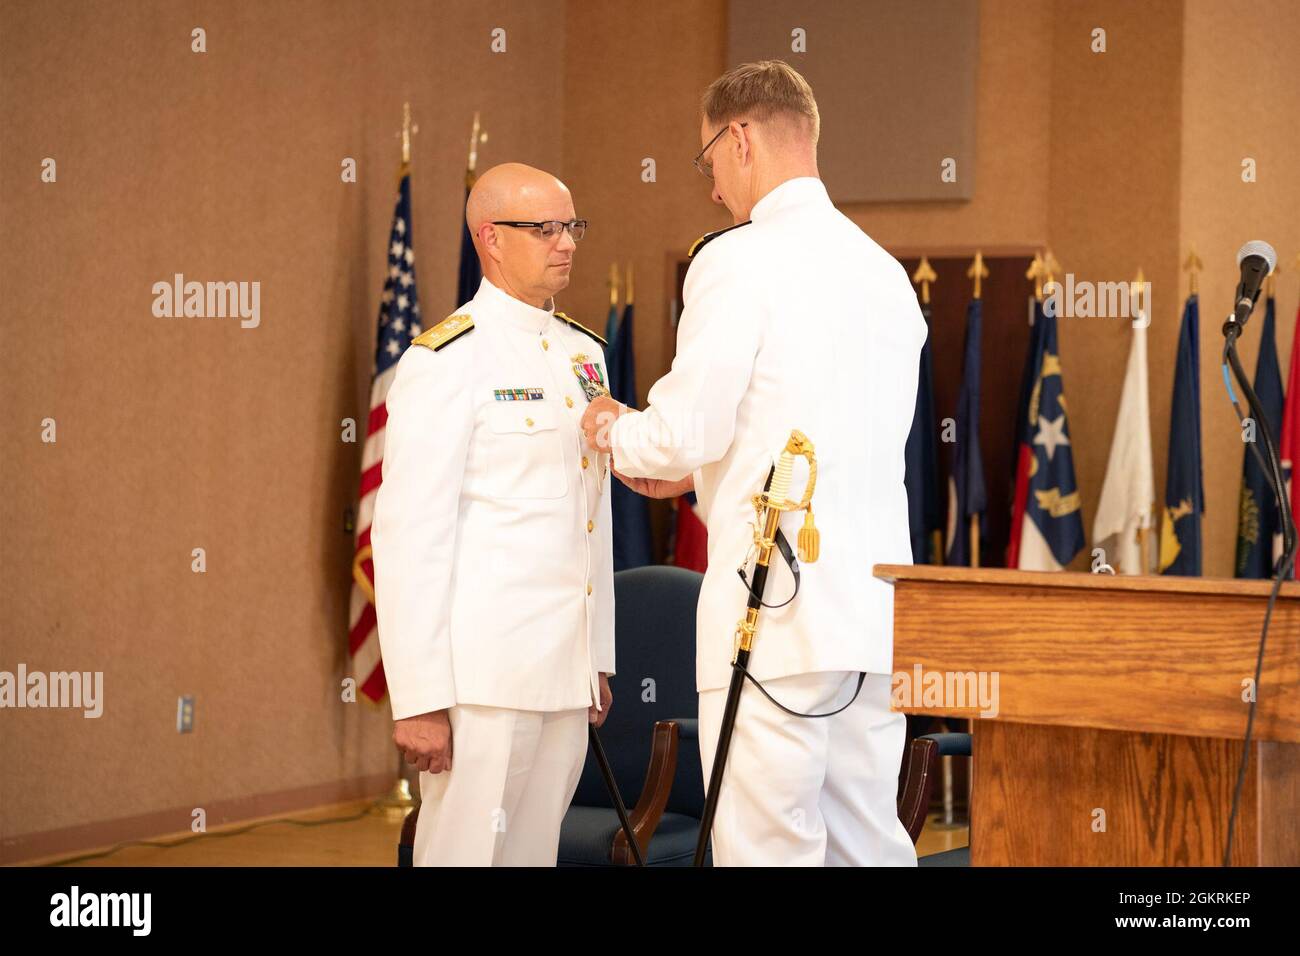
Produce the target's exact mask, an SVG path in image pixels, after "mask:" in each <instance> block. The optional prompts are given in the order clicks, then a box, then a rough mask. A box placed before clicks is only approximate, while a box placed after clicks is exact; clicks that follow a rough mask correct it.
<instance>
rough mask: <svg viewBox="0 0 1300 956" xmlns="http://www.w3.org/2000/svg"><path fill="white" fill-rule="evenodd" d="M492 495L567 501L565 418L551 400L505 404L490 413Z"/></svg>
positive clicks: (488, 422)
mask: <svg viewBox="0 0 1300 956" xmlns="http://www.w3.org/2000/svg"><path fill="white" fill-rule="evenodd" d="M487 430H488V434H487V435H486V438H487V440H488V455H487V462H488V475H487V481H486V485H487V489H488V494H490V495H491V496H492V497H494V498H563V497H564V495H565V493H566V492H567V491H568V490H569V481H568V476H567V475H566V474H565V470H564V446H563V445H562V444H561V442H562V438H561V429H560V421H559V416H558V415H557V414H556V410H555V409H554V408H553V407H552V406H551V405H550V403H549V402H502V403H500V404H495V405H492V406H490V407H489V408H488V409H487Z"/></svg>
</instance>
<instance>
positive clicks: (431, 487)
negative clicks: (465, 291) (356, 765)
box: [371, 279, 614, 719]
mask: <svg viewBox="0 0 1300 956" xmlns="http://www.w3.org/2000/svg"><path fill="white" fill-rule="evenodd" d="M562 315H563V313H553V312H551V311H549V310H544V309H536V308H533V307H532V306H529V305H527V304H525V303H523V302H520V301H519V300H517V299H515V298H513V297H511V296H509V295H507V294H506V293H504V292H502V291H501V290H500V289H498V288H496V287H495V286H494V285H492V283H491V282H489V281H488V280H487V279H484V280H483V283H482V285H480V286H479V290H478V293H477V294H476V295H475V296H474V298H473V299H472V300H471V301H470V302H469V303H467V304H466V305H465V306H463V307H462V308H460V309H459V310H457V313H456V315H455V316H452V317H451V318H449V319H446V320H444V321H443V322H442V323H440V324H439V325H437V326H435V327H434V328H432V329H429V330H428V331H427V332H425V333H423V335H421V336H419V337H418V338H417V339H416V340H415V341H414V343H413V344H412V345H411V346H410V347H409V348H408V349H407V350H406V352H405V354H404V355H403V356H402V358H401V361H399V362H398V365H397V373H396V377H395V378H394V380H393V385H392V388H391V389H390V390H389V392H388V400H387V407H388V423H387V425H386V437H385V440H384V462H383V484H382V485H381V486H380V488H379V492H378V495H377V497H376V500H375V513H374V519H373V522H372V525H371V545H372V547H373V558H374V568H375V610H376V614H377V618H378V628H379V643H380V650H381V653H382V655H383V662H384V673H385V675H386V677H387V679H388V692H389V697H390V700H391V703H392V708H393V717H394V719H401V718H403V717H409V716H412V715H414V714H422V713H425V712H427V711H431V710H440V709H442V708H445V707H450V706H452V705H454V704H480V705H487V706H494V707H508V708H515V709H520V710H534V711H558V710H569V709H573V708H580V707H583V708H585V707H588V706H590V705H591V704H592V703H593V702H594V701H596V700H598V699H599V693H598V692H597V687H598V684H597V680H598V678H597V675H598V674H599V673H600V672H604V673H613V671H614V583H613V563H612V562H613V558H612V553H611V540H612V539H611V529H610V503H609V499H610V496H609V482H610V481H611V480H613V477H612V476H611V475H609V474H608V455H597V454H596V453H595V452H593V451H592V450H591V449H590V448H589V447H588V446H587V445H586V442H585V441H584V439H583V437H582V433H581V431H580V429H579V427H578V424H579V422H580V420H581V418H582V413H583V411H584V410H585V409H586V406H587V398H586V395H585V394H584V391H583V388H582V384H581V382H580V381H579V379H578V377H577V376H576V374H575V372H574V370H573V365H574V364H575V362H577V363H578V364H579V365H583V364H586V365H590V366H593V367H594V369H595V370H596V372H597V374H598V375H599V376H601V377H603V378H605V380H606V381H607V375H606V374H605V371H604V367H605V366H604V355H603V353H602V351H601V342H600V341H599V340H597V339H596V338H594V337H593V335H592V334H591V333H588V332H586V331H584V330H581V327H580V326H574V325H570V324H568V321H567V320H566V319H564V318H562V317H561V316H562ZM465 317H468V319H469V320H472V327H470V322H469V321H467V320H466V318H465ZM461 329H463V331H458V330H461ZM426 346H427V347H426Z"/></svg>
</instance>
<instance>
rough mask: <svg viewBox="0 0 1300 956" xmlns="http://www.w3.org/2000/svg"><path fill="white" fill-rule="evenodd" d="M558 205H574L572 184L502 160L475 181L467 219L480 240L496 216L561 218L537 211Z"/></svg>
mask: <svg viewBox="0 0 1300 956" xmlns="http://www.w3.org/2000/svg"><path fill="white" fill-rule="evenodd" d="M556 204H559V205H561V206H563V205H566V204H567V205H568V206H570V207H571V206H572V205H573V198H572V197H571V196H570V195H569V187H568V186H566V185H564V183H562V182H560V181H559V180H558V179H556V178H555V177H554V176H552V175H551V174H550V173H547V172H543V171H542V170H540V169H536V168H535V167H533V166H525V165H524V164H523V163H502V164H501V165H500V166H493V167H492V168H491V169H489V170H488V171H487V172H485V173H484V174H483V175H482V176H480V177H479V178H478V181H477V182H476V183H474V188H473V189H471V190H470V192H469V201H468V202H467V203H465V222H466V223H467V224H468V225H469V231H470V234H471V235H473V236H474V238H475V241H476V242H477V240H478V235H479V229H480V227H482V226H483V225H484V224H486V223H490V222H492V221H493V220H494V219H516V220H519V219H525V220H532V221H541V220H543V219H559V218H561V217H560V216H558V215H557V216H543V215H539V214H537V211H538V210H539V209H542V208H547V209H549V208H551V207H553V206H555V205H556ZM570 217H571V216H570Z"/></svg>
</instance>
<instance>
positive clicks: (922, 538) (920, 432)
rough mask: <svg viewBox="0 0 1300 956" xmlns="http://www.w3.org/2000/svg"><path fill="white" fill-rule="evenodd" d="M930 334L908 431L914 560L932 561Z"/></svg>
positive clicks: (935, 460)
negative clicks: (910, 428) (910, 427)
mask: <svg viewBox="0 0 1300 956" xmlns="http://www.w3.org/2000/svg"><path fill="white" fill-rule="evenodd" d="M921 312H922V314H923V315H924V316H925V324H926V325H927V326H929V324H930V306H929V305H923V306H921ZM930 339H931V336H930V335H926V337H925V344H924V345H923V346H921V369H920V374H919V375H918V376H917V385H916V409H915V411H914V412H913V413H912V430H911V431H910V432H908V433H907V445H906V450H905V463H906V467H905V469H904V473H903V482H904V484H905V485H906V486H907V514H908V524H909V525H910V526H911V530H912V562H913V563H914V564H930V563H931V562H933V561H936V560H938V557H939V555H938V554H936V553H934V550H935V549H934V536H935V534H936V532H938V531H939V530H940V521H941V515H940V514H939V455H938V452H937V446H936V442H935V434H934V428H935V417H934V372H933V370H932V367H931V361H930Z"/></svg>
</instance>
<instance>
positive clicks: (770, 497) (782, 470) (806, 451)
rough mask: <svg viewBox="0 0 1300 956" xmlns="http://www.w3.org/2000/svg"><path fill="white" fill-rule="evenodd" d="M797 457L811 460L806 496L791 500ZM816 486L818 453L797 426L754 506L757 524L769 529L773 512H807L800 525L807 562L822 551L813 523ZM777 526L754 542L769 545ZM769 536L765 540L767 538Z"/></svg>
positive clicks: (802, 556) (802, 557)
mask: <svg viewBox="0 0 1300 956" xmlns="http://www.w3.org/2000/svg"><path fill="white" fill-rule="evenodd" d="M796 458H803V459H806V460H807V462H808V482H807V484H805V485H804V489H803V497H802V498H801V499H800V500H799V501H792V500H790V484H791V482H792V481H793V478H794V461H795V459H796ZM816 488H817V454H816V451H815V449H814V448H813V443H812V441H811V440H810V439H809V438H808V436H807V435H805V434H804V433H803V432H801V431H799V430H798V429H797V428H796V429H794V430H793V431H791V432H790V438H789V440H788V441H786V443H785V448H783V449H782V450H781V455H780V457H779V458H778V459H777V463H776V468H775V470H774V471H773V472H772V483H771V485H770V486H769V487H768V489H767V491H763V492H760V493H759V494H757V495H755V496H754V510H755V511H756V512H757V514H758V519H759V520H758V522H757V527H758V528H762V529H764V532H766V531H767V528H768V524H769V520H768V519H769V517H770V516H771V515H772V512H777V513H778V514H779V513H780V512H785V511H803V512H806V513H807V517H805V518H804V523H803V527H802V528H800V529H799V542H798V547H799V559H800V560H801V561H803V562H804V563H805V564H812V563H813V562H814V561H816V560H817V557H818V555H819V554H820V553H821V534H820V532H818V530H817V526H816V525H815V524H814V523H813V510H812V498H813V492H814V491H815V490H816ZM774 536H775V530H773V531H772V532H771V533H770V534H766V533H760V535H759V537H758V538H756V541H755V543H756V544H757V545H758V546H759V548H760V549H764V546H766V549H770V548H771V546H772V541H771V540H770V539H771V538H773V537H774ZM764 539H766V540H764Z"/></svg>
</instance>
